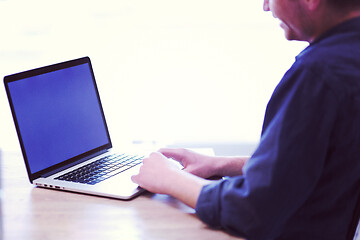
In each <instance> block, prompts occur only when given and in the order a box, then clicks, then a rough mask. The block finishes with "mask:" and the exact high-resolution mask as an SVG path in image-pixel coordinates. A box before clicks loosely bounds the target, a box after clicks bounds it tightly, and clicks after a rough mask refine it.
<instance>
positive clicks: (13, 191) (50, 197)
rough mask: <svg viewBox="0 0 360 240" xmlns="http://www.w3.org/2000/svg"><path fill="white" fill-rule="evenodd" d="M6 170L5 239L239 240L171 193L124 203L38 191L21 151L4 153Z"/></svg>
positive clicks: (45, 190)
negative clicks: (212, 226)
mask: <svg viewBox="0 0 360 240" xmlns="http://www.w3.org/2000/svg"><path fill="white" fill-rule="evenodd" d="M1 171H2V176H1V177H2V178H1V184H2V198H3V199H2V210H3V238H1V236H0V238H1V239H4V240H12V239H16V240H18V239H19V240H22V239H26V240H32V239H34V240H39V239H46V240H57V239H61V240H63V239H87V240H91V239H106V240H111V239H125V240H133V239H141V240H142V239H146V240H148V239H149V240H151V239H154V240H155V239H156V240H161V239H166V240H171V239H181V240H183V239H206V240H208V239H216V240H219V239H220V240H221V239H238V238H235V237H233V236H230V235H228V234H226V233H224V232H222V231H216V230H212V229H209V228H207V227H206V225H204V224H203V223H202V222H201V221H200V220H199V219H198V218H197V217H196V215H195V213H194V210H193V209H191V208H189V207H187V206H186V205H184V204H182V203H181V202H179V201H177V200H176V199H173V198H171V197H169V196H166V195H158V194H150V193H146V194H143V195H141V196H139V197H137V198H136V199H133V200H131V201H121V200H114V199H108V198H101V197H94V196H88V195H82V194H76V193H68V192H62V191H56V190H48V189H43V188H37V187H34V186H33V185H31V184H30V183H29V181H28V179H27V174H26V170H25V166H24V163H23V159H22V156H21V154H20V153H4V152H3V153H2V163H1Z"/></svg>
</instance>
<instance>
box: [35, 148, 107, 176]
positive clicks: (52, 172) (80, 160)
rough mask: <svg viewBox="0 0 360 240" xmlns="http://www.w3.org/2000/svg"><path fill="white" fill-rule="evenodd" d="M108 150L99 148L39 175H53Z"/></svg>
mask: <svg viewBox="0 0 360 240" xmlns="http://www.w3.org/2000/svg"><path fill="white" fill-rule="evenodd" d="M108 151H109V150H108V149H105V150H101V151H99V152H96V153H94V154H91V155H89V156H87V157H84V158H81V159H79V160H76V161H75V162H72V163H69V164H66V165H64V166H62V167H59V168H57V169H55V170H52V171H50V172H48V173H44V174H43V175H41V177H44V178H46V177H49V176H51V175H53V174H56V173H58V172H61V171H63V170H65V169H68V168H70V167H73V166H75V165H77V164H80V163H82V162H85V161H87V160H89V159H91V158H94V157H96V156H99V155H101V154H104V153H106V152H108Z"/></svg>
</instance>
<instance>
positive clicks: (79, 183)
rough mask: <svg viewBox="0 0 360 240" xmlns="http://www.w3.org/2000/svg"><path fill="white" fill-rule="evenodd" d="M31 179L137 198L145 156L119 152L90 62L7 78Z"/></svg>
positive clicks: (55, 186) (69, 188) (74, 189)
mask: <svg viewBox="0 0 360 240" xmlns="http://www.w3.org/2000/svg"><path fill="white" fill-rule="evenodd" d="M4 84H5V88H6V93H7V96H8V100H9V104H10V108H11V111H12V116H13V119H14V122H15V127H16V131H17V135H18V138H19V142H20V146H21V151H22V154H23V158H24V161H25V165H26V169H27V173H28V177H29V180H30V182H31V183H32V184H34V185H36V186H39V187H45V188H51V189H57V190H64V191H72V192H79V193H85V194H92V195H98V196H104V197H111V198H118V199H131V198H133V197H135V196H137V195H139V194H140V193H141V192H142V191H143V189H141V188H140V187H139V186H138V185H136V184H135V183H133V182H132V181H131V176H132V175H135V174H137V173H138V171H139V167H140V165H141V162H142V156H137V155H128V154H124V153H122V154H119V153H117V152H115V151H114V150H113V147H112V142H111V140H110V135H109V130H108V127H107V124H106V121H105V116H104V112H103V108H102V105H101V101H100V96H99V92H98V89H97V85H96V82H95V77H94V73H93V69H92V65H91V62H90V58H89V57H83V58H79V59H75V60H70V61H66V62H62V63H58V64H54V65H50V66H45V67H41V68H37V69H33V70H29V71H25V72H21V73H16V74H13V75H9V76H5V77H4Z"/></svg>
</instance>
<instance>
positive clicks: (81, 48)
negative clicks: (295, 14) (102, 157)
mask: <svg viewBox="0 0 360 240" xmlns="http://www.w3.org/2000/svg"><path fill="white" fill-rule="evenodd" d="M305 46H306V44H304V43H296V42H288V41H286V40H285V39H284V34H283V31H282V29H281V28H280V27H279V24H278V21H277V20H275V19H273V18H272V15H271V13H264V12H263V11H262V1H261V0H251V1H245V0H223V1H220V0H182V1H175V0H102V1H92V0H86V1H83V0H62V1H53V0H32V1H29V0H2V1H1V0H0V76H1V77H3V76H4V75H8V74H12V73H15V72H19V71H23V70H28V69H31V68H35V67H40V66H43V65H49V64H52V63H57V62H61V61H66V60H70V59H73V58H78V57H83V56H89V57H90V58H91V59H92V63H93V67H94V72H95V76H96V79H97V82H98V86H99V90H100V96H101V98H102V101H103V104H104V110H105V114H106V117H107V120H108V124H109V127H110V131H111V135H112V138H113V139H114V140H115V141H117V142H119V143H120V142H121V143H122V142H124V143H129V142H133V141H136V142H139V141H142V142H152V141H156V142H164V143H174V142H216V143H224V142H225V143H233V142H257V141H258V139H259V136H260V131H261V125H262V120H263V116H264V111H265V108H266V104H267V101H268V100H269V98H270V96H271V93H272V91H273V89H274V88H275V86H276V84H277V83H278V82H279V80H280V79H281V77H282V75H283V74H284V73H285V71H286V70H287V69H288V68H289V67H290V66H291V64H292V63H293V61H294V57H295V56H296V55H297V54H298V53H299V52H300V51H301V50H302V49H303V48H304V47H305ZM0 123H1V124H0V148H2V149H5V150H14V149H15V150H18V149H19V146H18V145H19V144H18V141H17V136H16V132H15V128H14V124H13V121H12V117H11V113H10V110H9V106H8V102H7V98H6V95H5V91H4V87H3V85H2V86H1V87H0Z"/></svg>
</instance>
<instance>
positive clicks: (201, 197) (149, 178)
mask: <svg viewBox="0 0 360 240" xmlns="http://www.w3.org/2000/svg"><path fill="white" fill-rule="evenodd" d="M264 10H265V11H271V12H272V13H273V15H274V17H275V18H278V19H279V20H280V21H281V27H282V28H283V29H284V31H285V36H286V38H287V39H288V40H300V41H307V42H309V43H310V45H309V47H307V48H306V49H305V50H304V51H302V52H301V53H300V54H299V55H298V56H297V58H296V61H295V63H294V64H293V66H292V67H291V68H290V69H289V71H288V72H287V73H286V74H285V75H284V77H283V79H282V80H281V81H280V83H279V84H278V86H277V87H276V89H275V91H274V93H273V95H272V97H271V99H270V101H269V103H268V106H267V109H266V113H265V119H264V124H263V130H262V135H261V140H260V143H259V146H258V148H257V149H256V151H255V153H254V154H253V155H252V156H251V158H250V159H247V158H243V157H238V158H237V157H233V158H232V157H228V158H225V157H209V156H203V155H200V154H196V153H194V152H191V151H188V150H184V149H162V150H160V152H158V153H152V154H151V155H150V157H149V158H146V159H144V162H143V166H142V168H141V170H140V173H139V174H138V175H135V176H133V181H134V182H136V183H138V184H139V185H140V186H142V187H143V188H145V189H147V190H149V191H151V192H155V193H163V194H169V195H171V196H173V197H175V198H178V199H179V200H181V201H183V202H184V203H186V204H188V205H189V206H191V207H193V208H195V209H196V213H197V215H198V217H199V218H200V219H201V220H202V221H204V222H205V223H207V224H208V225H209V226H211V227H214V228H223V229H225V230H227V231H228V232H230V233H232V234H235V235H238V236H241V237H245V238H248V239H261V240H263V239H292V240H294V239H295V240H296V239H306V240H309V239H327V240H329V239H336V240H340V239H346V236H347V232H348V230H349V227H350V221H351V219H352V217H353V212H354V209H355V206H356V204H357V199H358V196H359V194H360V1H359V0H265V1H264ZM167 158H172V159H175V160H177V161H179V162H180V163H181V164H182V165H183V166H184V171H181V170H178V168H177V167H176V166H175V165H174V164H173V162H172V161H170V160H168V159H167ZM211 176H230V177H229V178H226V179H224V180H220V181H209V180H206V178H209V177H211Z"/></svg>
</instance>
